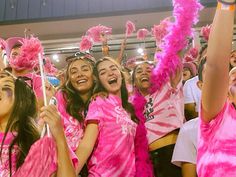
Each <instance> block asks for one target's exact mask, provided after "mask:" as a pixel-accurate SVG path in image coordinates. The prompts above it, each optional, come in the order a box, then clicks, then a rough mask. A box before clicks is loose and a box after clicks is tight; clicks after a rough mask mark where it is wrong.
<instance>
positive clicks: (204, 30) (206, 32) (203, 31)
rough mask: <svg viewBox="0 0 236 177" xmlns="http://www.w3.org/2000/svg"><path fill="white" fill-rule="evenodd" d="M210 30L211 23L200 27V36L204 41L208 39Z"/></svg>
mask: <svg viewBox="0 0 236 177" xmlns="http://www.w3.org/2000/svg"><path fill="white" fill-rule="evenodd" d="M210 32H211V25H207V26H204V27H202V29H201V36H202V37H203V38H204V39H205V41H208V39H209V36H210Z"/></svg>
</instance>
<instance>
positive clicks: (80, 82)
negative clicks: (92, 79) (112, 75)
mask: <svg viewBox="0 0 236 177" xmlns="http://www.w3.org/2000/svg"><path fill="white" fill-rule="evenodd" d="M85 82H87V80H86V79H81V80H78V81H77V84H83V83H85Z"/></svg>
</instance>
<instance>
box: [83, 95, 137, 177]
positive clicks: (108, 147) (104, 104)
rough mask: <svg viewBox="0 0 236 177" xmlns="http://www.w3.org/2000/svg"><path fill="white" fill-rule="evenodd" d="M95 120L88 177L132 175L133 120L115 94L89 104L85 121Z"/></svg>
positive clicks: (133, 174)
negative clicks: (97, 133) (94, 140)
mask: <svg viewBox="0 0 236 177" xmlns="http://www.w3.org/2000/svg"><path fill="white" fill-rule="evenodd" d="M89 120H96V121H98V127H99V135H98V139H97V143H96V145H95V147H94V151H93V154H92V156H91V158H90V160H89V162H88V169H89V176H90V177H100V176H102V177H111V176H112V177H132V176H135V152H134V138H135V133H136V127H137V126H136V123H134V122H133V121H132V120H131V118H130V115H129V114H128V113H127V112H126V111H125V110H124V109H123V108H122V103H121V99H120V98H119V97H117V96H114V95H109V97H108V98H106V99H103V98H100V97H99V98H97V99H96V100H95V101H93V102H92V103H90V105H89V111H88V114H87V117H86V122H87V121H89Z"/></svg>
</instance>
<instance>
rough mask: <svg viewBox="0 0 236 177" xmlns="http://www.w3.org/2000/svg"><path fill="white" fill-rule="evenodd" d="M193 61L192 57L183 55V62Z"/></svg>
mask: <svg viewBox="0 0 236 177" xmlns="http://www.w3.org/2000/svg"><path fill="white" fill-rule="evenodd" d="M193 61H194V58H193V57H192V56H190V55H185V56H184V59H183V62H193Z"/></svg>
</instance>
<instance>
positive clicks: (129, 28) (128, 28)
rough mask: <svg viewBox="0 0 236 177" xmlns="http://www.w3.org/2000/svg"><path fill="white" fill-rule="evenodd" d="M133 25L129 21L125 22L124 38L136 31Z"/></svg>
mask: <svg viewBox="0 0 236 177" xmlns="http://www.w3.org/2000/svg"><path fill="white" fill-rule="evenodd" d="M135 28H136V27H135V24H134V23H133V22H131V21H127V22H126V30H125V37H129V36H130V35H131V34H132V33H133V32H134V31H135V30H136V29H135Z"/></svg>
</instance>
